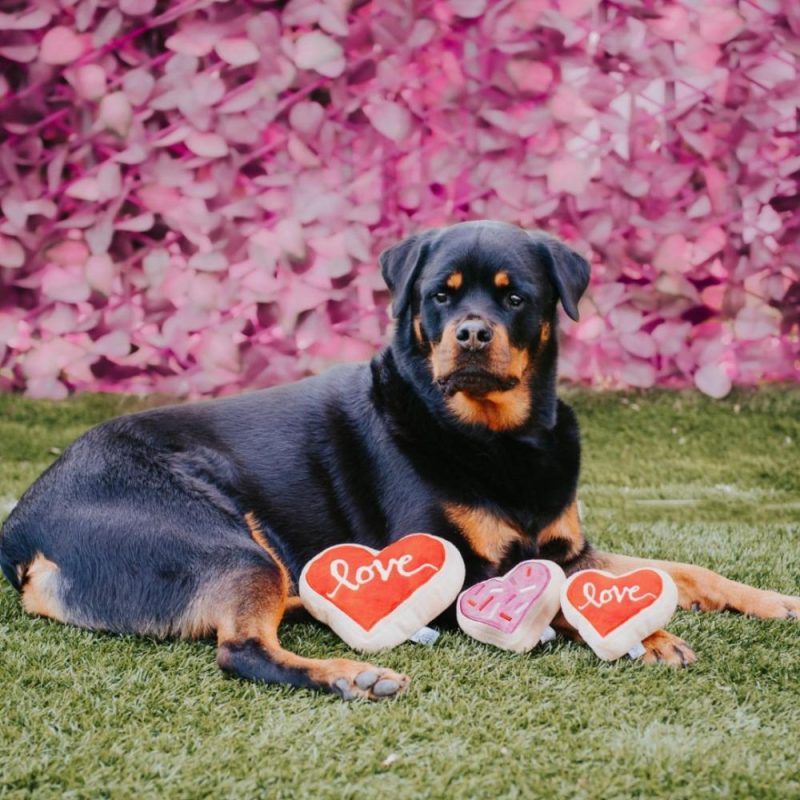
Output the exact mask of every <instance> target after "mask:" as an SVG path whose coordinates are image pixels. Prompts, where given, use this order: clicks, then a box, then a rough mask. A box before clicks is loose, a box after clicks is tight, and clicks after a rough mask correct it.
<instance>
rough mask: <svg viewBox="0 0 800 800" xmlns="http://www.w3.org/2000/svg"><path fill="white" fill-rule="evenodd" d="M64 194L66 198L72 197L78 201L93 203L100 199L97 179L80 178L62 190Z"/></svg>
mask: <svg viewBox="0 0 800 800" xmlns="http://www.w3.org/2000/svg"><path fill="white" fill-rule="evenodd" d="M64 194H66V195H67V196H68V197H74V198H76V199H78V200H86V201H88V202H90V203H94V202H96V201H97V200H99V199H100V197H101V194H102V193H101V191H100V184H99V183H98V182H97V178H80V179H79V180H77V181H75V182H74V183H71V184H70V185H69V186H67V188H66V189H65V190H64Z"/></svg>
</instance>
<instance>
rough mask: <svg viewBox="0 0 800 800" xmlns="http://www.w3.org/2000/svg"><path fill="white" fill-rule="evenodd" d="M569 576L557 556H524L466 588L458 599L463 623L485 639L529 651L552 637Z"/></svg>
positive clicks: (480, 637) (467, 629)
mask: <svg viewBox="0 0 800 800" xmlns="http://www.w3.org/2000/svg"><path fill="white" fill-rule="evenodd" d="M564 580H565V578H564V572H563V571H562V569H561V567H559V566H558V565H557V564H554V563H553V562H552V561H541V560H530V561H522V562H520V563H519V564H517V565H516V566H515V567H514V568H513V569H512V570H511V571H510V572H508V573H507V574H506V575H504V576H502V577H498V578H489V579H488V580H485V581H481V582H480V583H477V584H475V585H474V586H471V587H470V588H469V589H467V590H466V591H464V592H462V593H461V595H460V596H459V598H458V603H457V604H456V614H457V616H458V624H459V625H460V626H461V629H462V630H463V631H464V632H465V633H468V634H469V635H470V636H472V637H473V638H475V639H477V640H478V641H480V642H485V643H486V644H493V645H495V647H500V648H502V649H503V650H513V651H515V652H518V653H524V652H526V651H528V650H531V649H532V648H534V647H535V646H536V645H537V644H538V643H539V642H540V641H541V640H543V639H544V640H545V641H547V640H548V639H547V637H548V636H549V632H552V628H550V627H549V623H550V622H551V621H552V619H553V617H554V616H555V615H556V613H557V612H558V608H559V596H560V591H561V585H562V584H563V583H564Z"/></svg>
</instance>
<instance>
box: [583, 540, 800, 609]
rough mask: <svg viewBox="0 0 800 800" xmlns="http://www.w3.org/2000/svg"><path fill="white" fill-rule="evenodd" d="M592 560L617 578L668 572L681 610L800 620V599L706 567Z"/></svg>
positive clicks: (598, 555)
mask: <svg viewBox="0 0 800 800" xmlns="http://www.w3.org/2000/svg"><path fill="white" fill-rule="evenodd" d="M590 558H591V561H592V566H595V567H598V568H599V569H605V570H608V572H613V573H614V574H620V573H623V572H630V570H633V569H639V568H640V567H656V568H658V569H661V570H664V572H666V573H667V574H668V575H669V576H670V577H671V578H672V580H674V581H675V585H676V586H677V587H678V603H679V605H680V607H681V608H685V609H690V610H692V611H735V612H737V613H739V614H748V615H749V616H751V617H757V618H759V619H797V618H798V617H800V597H793V596H792V595H788V594H779V593H778V592H770V591H766V590H764V589H756V588H755V587H753V586H748V585H747V584H744V583H738V582H737V581H732V580H730V579H729V578H724V577H723V576H722V575H718V574H717V573H716V572H712V571H711V570H710V569H706V568H705V567H695V566H693V565H692V564H681V563H680V562H677V561H659V560H655V559H648V558H634V557H632V556H621V555H617V554H615V553H602V552H594V553H592V554H591V557H590Z"/></svg>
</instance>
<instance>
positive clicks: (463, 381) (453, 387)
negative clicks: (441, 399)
mask: <svg viewBox="0 0 800 800" xmlns="http://www.w3.org/2000/svg"><path fill="white" fill-rule="evenodd" d="M436 383H437V384H438V385H439V388H440V389H441V390H442V392H444V394H445V396H446V397H452V396H453V395H454V394H456V393H457V392H465V393H466V394H470V395H473V396H481V395H486V394H489V392H507V391H509V389H513V388H514V387H515V386H516V385H517V384H518V383H519V378H513V377H509V376H508V375H496V374H495V373H494V372H489V371H488V370H485V369H477V368H475V367H462V368H461V369H457V370H454V371H453V372H451V373H450V374H449V375H445V376H443V377H441V378H439V379H438V380H437V381H436Z"/></svg>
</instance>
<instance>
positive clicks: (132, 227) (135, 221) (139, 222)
mask: <svg viewBox="0 0 800 800" xmlns="http://www.w3.org/2000/svg"><path fill="white" fill-rule="evenodd" d="M153 225H155V217H154V216H153V215H152V214H151V213H150V212H147V213H145V214H137V215H136V216H135V217H128V218H126V219H122V220H118V221H117V222H116V224H115V225H114V227H115V228H116V229H117V230H118V231H137V232H142V231H149V230H150V228H152V227H153Z"/></svg>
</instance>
